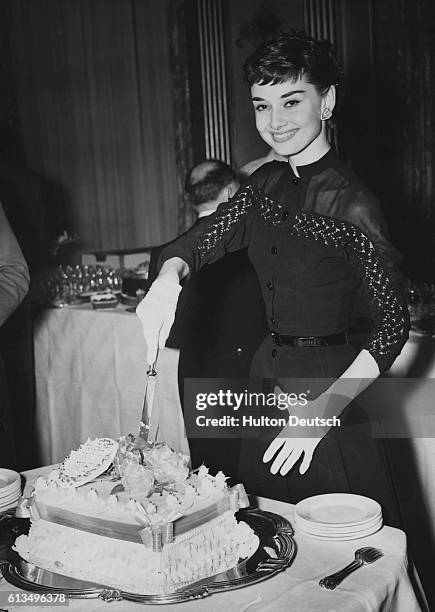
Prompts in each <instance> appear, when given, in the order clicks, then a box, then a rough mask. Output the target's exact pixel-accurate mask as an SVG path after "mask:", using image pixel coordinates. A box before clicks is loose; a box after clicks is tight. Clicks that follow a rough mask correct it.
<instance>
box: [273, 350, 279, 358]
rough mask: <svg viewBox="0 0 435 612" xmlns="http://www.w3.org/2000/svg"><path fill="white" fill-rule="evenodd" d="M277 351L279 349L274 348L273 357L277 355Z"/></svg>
mask: <svg viewBox="0 0 435 612" xmlns="http://www.w3.org/2000/svg"><path fill="white" fill-rule="evenodd" d="M277 352H278V351H277V350H276V349H272V357H273V358H275V357H276V354H277Z"/></svg>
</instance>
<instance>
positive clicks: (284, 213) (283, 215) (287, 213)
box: [282, 210, 289, 221]
mask: <svg viewBox="0 0 435 612" xmlns="http://www.w3.org/2000/svg"><path fill="white" fill-rule="evenodd" d="M288 215H289V212H288V210H285V211H284V212H283V213H282V218H283V221H285V220H286V219H287V217H288Z"/></svg>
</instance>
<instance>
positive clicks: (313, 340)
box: [296, 336, 319, 347]
mask: <svg viewBox="0 0 435 612" xmlns="http://www.w3.org/2000/svg"><path fill="white" fill-rule="evenodd" d="M296 346H298V347H304V346H319V341H318V339H317V336H303V337H301V338H296Z"/></svg>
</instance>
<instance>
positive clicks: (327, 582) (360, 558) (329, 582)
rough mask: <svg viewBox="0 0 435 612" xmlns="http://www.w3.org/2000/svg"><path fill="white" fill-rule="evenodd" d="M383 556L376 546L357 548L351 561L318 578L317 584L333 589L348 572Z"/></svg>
mask: <svg viewBox="0 0 435 612" xmlns="http://www.w3.org/2000/svg"><path fill="white" fill-rule="evenodd" d="M383 556H384V553H383V552H382V551H380V550H378V549H377V548H372V547H371V546H367V547H366V548H359V549H358V550H356V551H355V559H354V560H353V561H352V563H349V565H346V567H344V568H343V569H341V570H339V571H338V572H335V573H334V574H331V575H330V576H325V578H322V580H320V582H319V584H320V586H322V587H324V588H325V589H330V590H333V589H335V587H336V586H337V585H338V584H340V582H341V581H342V580H344V579H345V578H346V576H349V574H351V573H352V572H354V571H355V570H357V569H358V568H360V567H362V566H363V565H366V564H367V563H374V562H375V561H377V560H378V559H380V558H381V557H383Z"/></svg>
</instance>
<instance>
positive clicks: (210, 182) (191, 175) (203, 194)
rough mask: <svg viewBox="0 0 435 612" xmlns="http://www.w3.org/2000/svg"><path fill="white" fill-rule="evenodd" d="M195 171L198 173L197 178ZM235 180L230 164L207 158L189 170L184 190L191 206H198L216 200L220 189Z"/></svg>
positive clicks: (235, 176)
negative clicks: (198, 176) (197, 177)
mask: <svg viewBox="0 0 435 612" xmlns="http://www.w3.org/2000/svg"><path fill="white" fill-rule="evenodd" d="M201 166H203V168H201ZM201 170H203V172H201ZM195 173H197V174H199V175H200V178H199V179H197V180H196V179H195ZM236 180H237V175H236V173H235V172H234V170H233V169H232V168H231V166H229V165H228V164H226V163H224V162H222V161H220V160H218V159H207V160H205V161H203V162H201V163H200V164H197V165H196V166H194V167H193V168H191V169H190V170H189V172H188V173H187V175H186V180H185V190H186V193H187V195H188V196H189V198H190V201H191V203H192V204H193V206H200V205H201V204H205V202H210V201H213V200H216V198H217V197H218V196H219V193H220V192H221V191H222V189H224V188H225V187H227V186H228V185H229V184H230V183H231V182H232V181H236Z"/></svg>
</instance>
